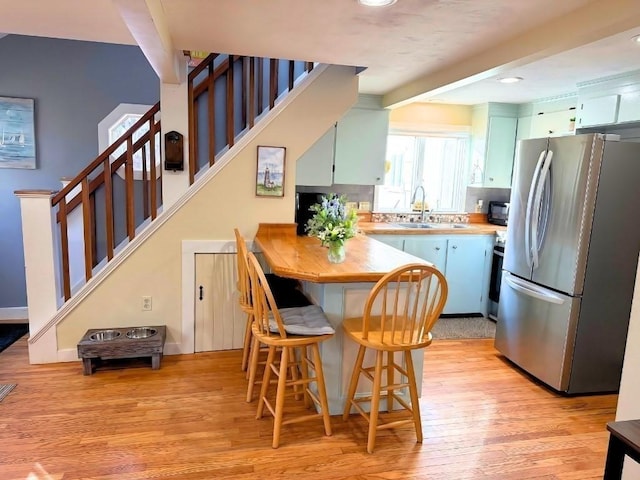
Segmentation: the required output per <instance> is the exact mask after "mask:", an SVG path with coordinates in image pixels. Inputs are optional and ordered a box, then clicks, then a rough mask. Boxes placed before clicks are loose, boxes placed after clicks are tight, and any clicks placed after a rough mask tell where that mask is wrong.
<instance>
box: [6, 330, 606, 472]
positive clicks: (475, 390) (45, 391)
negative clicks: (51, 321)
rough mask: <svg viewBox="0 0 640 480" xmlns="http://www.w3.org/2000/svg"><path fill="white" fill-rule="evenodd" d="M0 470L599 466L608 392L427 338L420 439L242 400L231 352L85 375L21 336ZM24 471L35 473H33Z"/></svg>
mask: <svg viewBox="0 0 640 480" xmlns="http://www.w3.org/2000/svg"><path fill="white" fill-rule="evenodd" d="M2 383H17V384H18V386H17V387H16V389H15V390H14V391H13V392H12V393H11V394H9V396H8V397H6V398H5V399H4V400H3V401H2V402H0V479H3V480H8V479H21V480H24V479H26V478H29V479H56V480H57V479H63V478H64V479H65V480H66V479H81V478H82V479H89V478H90V479H117V480H129V479H214V478H215V479H221V478H237V479H257V478H260V479H272V478H305V479H307V478H308V479H341V478H353V479H429V480H436V479H442V480H458V479H460V480H462V479H474V480H478V479H479V480H482V479H504V480H507V479H514V480H515V479H517V480H522V479H548V480H550V479H565V480H569V479H574V480H586V479H596V478H602V471H603V466H604V458H605V452H606V446H607V441H608V435H607V433H606V430H605V424H606V422H607V421H610V420H613V418H614V412H615V406H616V401H617V396H616V395H598V396H583V397H576V398H565V397H562V396H559V395H556V394H554V393H551V392H550V391H549V390H547V389H545V388H544V387H542V386H540V385H538V384H536V383H534V382H532V381H531V380H530V379H529V378H527V377H526V376H525V375H524V374H522V373H521V372H519V371H517V370H516V369H514V368H513V367H512V366H511V365H509V364H508V363H507V362H506V361H505V360H504V359H502V357H500V356H499V355H498V354H497V352H496V351H495V350H494V349H493V346H492V341H491V340H466V341H453V340H449V341H442V340H441V341H436V343H434V345H433V346H431V347H430V348H428V349H427V354H426V359H425V372H424V384H423V385H424V388H423V395H422V398H421V409H422V418H423V425H424V436H425V438H424V443H423V444H422V445H419V444H416V443H415V436H414V433H413V431H412V430H411V429H401V430H387V431H382V432H380V433H379V434H378V439H377V443H376V451H375V453H374V454H372V455H369V454H367V453H366V450H365V447H366V427H365V424H364V419H362V418H361V417H359V416H356V415H352V416H351V418H350V420H349V421H347V422H343V421H342V419H341V418H340V417H332V422H333V436H332V437H325V436H324V435H323V433H322V431H323V430H322V423H321V421H318V422H311V423H309V422H307V423H303V424H297V425H290V426H286V427H284V429H283V434H282V439H281V447H280V448H279V449H277V450H273V449H272V448H271V446H270V445H271V428H272V420H271V418H270V417H267V418H264V419H262V420H255V402H254V403H253V404H247V403H245V402H244V395H245V380H244V374H243V372H241V371H240V352H239V351H232V352H214V353H204V354H195V355H181V356H167V357H165V358H164V359H163V361H162V368H161V369H160V370H155V371H154V370H151V369H150V367H148V366H146V365H138V366H135V367H131V366H130V367H128V368H120V369H115V368H111V369H104V370H100V371H98V372H97V373H95V374H94V375H92V376H83V375H82V367H81V364H80V363H79V362H77V363H67V364H53V365H29V364H28V360H27V347H26V339H25V338H23V339H21V340H20V341H18V342H17V343H15V344H14V345H12V346H11V347H9V348H8V349H7V350H5V351H4V352H2V353H0V384H2ZM29 475H31V476H29Z"/></svg>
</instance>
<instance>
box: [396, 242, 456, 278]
mask: <svg viewBox="0 0 640 480" xmlns="http://www.w3.org/2000/svg"><path fill="white" fill-rule="evenodd" d="M404 251H405V252H407V253H410V254H411V255H415V256H416V257H420V258H423V259H425V260H426V261H427V262H431V263H433V264H434V265H435V267H436V268H437V269H438V270H440V271H441V272H442V273H445V269H446V266H447V238H446V237H442V236H440V235H438V236H435V235H429V236H426V235H425V236H417V235H416V236H414V237H412V238H408V239H407V240H405V242H404Z"/></svg>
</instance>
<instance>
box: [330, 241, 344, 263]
mask: <svg viewBox="0 0 640 480" xmlns="http://www.w3.org/2000/svg"><path fill="white" fill-rule="evenodd" d="M344 257H345V251H344V243H341V242H338V243H330V244H329V252H328V253H327V258H328V259H329V262H330V263H342V262H344Z"/></svg>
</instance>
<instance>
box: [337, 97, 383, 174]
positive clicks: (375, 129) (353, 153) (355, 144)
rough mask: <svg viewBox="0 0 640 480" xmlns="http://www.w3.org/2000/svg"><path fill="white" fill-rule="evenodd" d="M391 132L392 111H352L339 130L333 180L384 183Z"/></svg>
mask: <svg viewBox="0 0 640 480" xmlns="http://www.w3.org/2000/svg"><path fill="white" fill-rule="evenodd" d="M388 133H389V111H388V110H384V109H371V108H357V107H356V108H352V109H351V110H349V112H347V114H346V115H345V116H344V117H343V118H342V119H340V120H339V121H338V126H337V129H336V150H335V161H334V169H335V170H334V173H333V183H338V184H352V185H381V184H382V183H383V181H384V162H385V158H386V154H387V135H388Z"/></svg>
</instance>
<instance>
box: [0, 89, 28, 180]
mask: <svg viewBox="0 0 640 480" xmlns="http://www.w3.org/2000/svg"><path fill="white" fill-rule="evenodd" d="M33 103H34V102H33V99H32V98H11V97H0V167H1V168H36V139H35V134H34V114H33Z"/></svg>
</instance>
